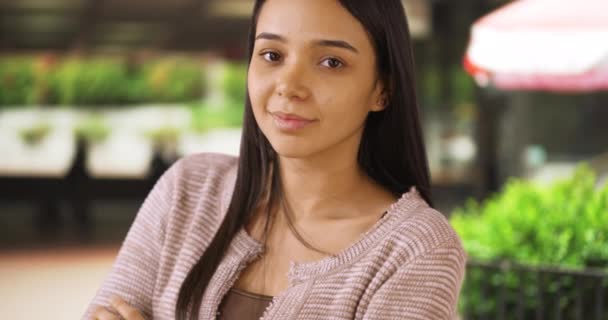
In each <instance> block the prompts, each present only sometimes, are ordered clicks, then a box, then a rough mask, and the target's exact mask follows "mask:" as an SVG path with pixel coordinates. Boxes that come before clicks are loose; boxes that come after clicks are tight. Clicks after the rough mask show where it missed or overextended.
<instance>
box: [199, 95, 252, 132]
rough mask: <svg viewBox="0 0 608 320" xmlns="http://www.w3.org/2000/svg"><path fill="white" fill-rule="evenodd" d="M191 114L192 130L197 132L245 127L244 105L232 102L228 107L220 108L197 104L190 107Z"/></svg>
mask: <svg viewBox="0 0 608 320" xmlns="http://www.w3.org/2000/svg"><path fill="white" fill-rule="evenodd" d="M190 112H191V119H192V120H191V128H192V129H193V130H194V131H195V132H205V131H207V130H210V129H215V128H239V127H242V126H243V112H244V108H243V103H237V102H230V103H229V104H228V105H225V106H220V107H211V106H209V105H207V104H204V103H197V104H193V105H191V106H190Z"/></svg>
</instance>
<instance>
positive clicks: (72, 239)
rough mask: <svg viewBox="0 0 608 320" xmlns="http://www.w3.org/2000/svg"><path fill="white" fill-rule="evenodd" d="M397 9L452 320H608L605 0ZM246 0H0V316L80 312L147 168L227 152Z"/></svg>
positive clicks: (435, 3) (242, 59)
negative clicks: (450, 270) (455, 275)
mask: <svg viewBox="0 0 608 320" xmlns="http://www.w3.org/2000/svg"><path fill="white" fill-rule="evenodd" d="M403 2H404V5H405V7H406V11H407V15H408V18H409V23H410V29H411V33H412V35H413V46H414V47H413V49H414V52H415V56H416V72H417V79H418V93H419V97H420V107H421V108H422V113H423V119H422V120H423V125H424V134H425V139H426V145H427V152H428V157H429V162H430V168H431V175H432V187H433V193H434V198H435V202H436V207H437V208H438V209H439V210H440V211H442V212H443V213H444V214H445V215H446V216H447V217H449V219H450V221H451V223H452V225H453V226H454V228H455V229H456V230H457V232H458V233H459V234H460V236H461V237H462V239H463V243H464V245H465V248H466V250H467V252H468V254H469V258H470V261H469V265H468V268H467V278H466V281H465V286H464V289H463V292H462V296H461V300H460V304H459V307H460V316H461V318H463V319H608V292H606V289H607V288H608V280H607V278H608V277H607V274H608V186H607V183H606V182H607V181H608V123H607V120H608V94H607V93H606V91H607V90H608V47H607V45H608V38H607V37H606V34H608V27H607V23H605V22H604V21H608V14H607V13H606V12H608V7H606V5H605V4H602V1H598V0H586V1H579V2H575V1H568V0H560V1H557V0H554V1H547V0H532V1H531V0H520V1H507V0H467V1H448V0H403ZM531 3H535V4H536V5H534V4H531ZM252 5H253V1H251V0H173V1H160V0H146V1H143V0H128V1H117V0H20V1H16V0H15V1H10V0H0V316H1V317H2V318H6V319H38V318H41V317H45V318H49V317H50V318H52V319H78V318H80V316H81V315H82V313H83V312H84V309H85V307H86V306H87V304H88V302H89V301H90V299H91V298H92V296H93V295H94V293H95V290H96V289H97V288H98V286H99V285H100V283H101V281H102V280H103V277H104V276H105V274H106V272H107V271H108V270H109V267H110V265H111V263H112V261H113V258H114V255H115V254H116V253H117V251H118V248H119V246H120V244H121V241H122V240H123V238H124V236H125V235H126V232H127V230H128V228H129V226H130V224H131V223H132V221H133V218H134V217H135V214H136V213H137V210H138V209H139V206H140V205H141V203H142V201H143V199H144V197H145V196H146V194H147V193H148V192H149V191H150V189H151V187H152V186H153V184H154V182H155V181H156V179H158V177H159V176H160V174H162V172H163V171H164V170H166V168H168V166H170V165H171V163H173V162H174V161H175V160H176V159H178V158H179V157H182V156H185V155H188V154H192V153H196V152H223V153H228V154H233V155H237V154H238V147H239V139H240V127H241V123H242V119H241V118H242V113H243V100H244V97H245V79H246V38H247V32H248V25H249V16H250V13H251V10H252ZM505 6H506V7H505ZM568 6H570V7H568ZM593 6H596V7H593ZM572 8H579V9H580V8H587V10H575V9H572ZM602 9H606V10H605V11H602ZM579 11H580V12H579ZM567 14H575V15H574V18H573V19H575V18H576V19H578V20H576V19H575V20H574V22H572V23H566V22H565V21H567V19H566V15H567ZM576 14H578V16H576ZM585 14H586V15H587V16H585ZM482 17H484V18H482ZM539 17H545V18H547V19H548V21H547V22H546V23H542V22H539V19H538V18H539ZM551 17H553V19H554V20H551ZM581 17H583V18H581ZM584 17H587V18H584ZM556 21H557V22H558V23H556ZM527 27H529V28H527ZM551 28H556V29H555V30H554V29H551ZM556 30H557V31H556ZM573 30H574V31H573ZM559 32H563V35H562V34H560V33H559ZM551 35H552V36H551Z"/></svg>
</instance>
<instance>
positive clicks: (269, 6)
mask: <svg viewBox="0 0 608 320" xmlns="http://www.w3.org/2000/svg"><path fill="white" fill-rule="evenodd" d="M255 37H256V40H255V46H254V49H253V55H252V57H251V63H250V66H249V73H248V90H249V97H250V99H251V103H252V107H253V112H254V116H255V118H256V121H257V123H258V125H259V127H260V129H261V130H262V132H263V133H264V135H265V136H266V138H267V139H268V140H269V142H270V143H271V144H272V146H273V148H274V149H275V150H276V152H277V153H278V154H279V155H280V156H283V157H290V158H303V157H309V156H314V155H319V154H321V153H323V152H326V151H329V150H338V151H339V150H343V151H345V152H352V151H354V152H355V155H356V152H357V150H358V147H359V142H360V140H361V135H362V133H363V128H364V123H365V119H366V117H367V114H368V113H369V112H370V111H379V110H381V109H382V108H383V107H382V105H383V103H382V101H381V99H380V98H381V97H383V96H382V95H381V94H382V92H383V87H382V86H381V84H380V81H378V80H377V79H378V76H377V74H376V59H375V53H374V49H373V45H372V42H371V40H370V38H369V37H368V35H367V33H366V31H365V29H364V27H363V26H362V25H361V24H360V23H359V21H358V20H357V19H356V18H355V17H353V16H352V15H351V14H350V13H349V12H348V11H347V10H346V9H345V8H343V7H342V6H341V5H340V3H339V2H338V1H336V0H268V1H266V2H265V4H264V6H263V8H262V10H261V12H260V16H259V18H258V23H257V30H256V34H255ZM330 154H332V153H330ZM334 155H335V154H334Z"/></svg>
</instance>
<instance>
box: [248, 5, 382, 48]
mask: <svg viewBox="0 0 608 320" xmlns="http://www.w3.org/2000/svg"><path fill="white" fill-rule="evenodd" d="M256 29H257V30H256V32H257V34H259V33H261V32H269V33H275V34H279V35H281V36H283V37H285V38H286V39H287V41H288V42H289V41H294V42H302V41H308V40H317V39H332V40H343V41H347V42H349V43H350V44H352V45H354V46H356V47H357V48H358V49H361V50H364V51H367V50H370V49H371V41H370V39H369V37H368V34H367V32H366V31H365V28H364V27H363V25H361V23H359V21H358V20H357V19H356V18H355V17H354V16H352V15H351V14H350V12H348V10H346V8H344V7H342V5H341V4H340V3H339V1H337V0H267V1H265V4H264V6H263V7H262V11H261V12H260V16H259V17H258V23H257V26H256Z"/></svg>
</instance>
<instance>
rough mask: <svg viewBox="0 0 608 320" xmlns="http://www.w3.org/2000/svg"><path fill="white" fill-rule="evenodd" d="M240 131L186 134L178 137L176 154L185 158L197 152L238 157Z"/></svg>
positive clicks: (229, 130)
mask: <svg viewBox="0 0 608 320" xmlns="http://www.w3.org/2000/svg"><path fill="white" fill-rule="evenodd" d="M241 132H242V130H241V129H215V130H212V131H209V132H207V133H205V134H196V133H193V132H188V133H185V134H183V135H182V136H181V137H180V140H179V143H178V146H177V152H178V154H179V155H180V156H185V155H189V154H193V153H199V152H217V153H224V154H229V155H233V156H238V155H239V149H240V144H241Z"/></svg>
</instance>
